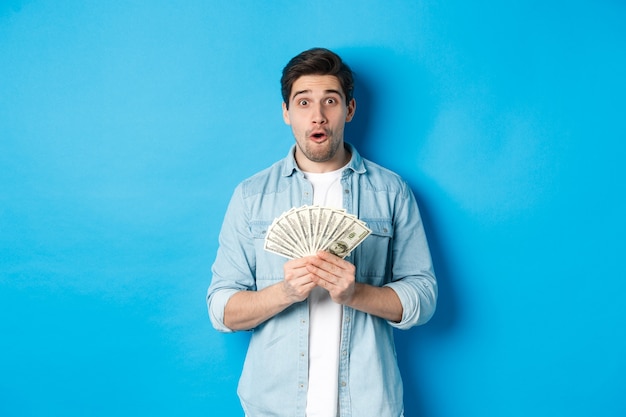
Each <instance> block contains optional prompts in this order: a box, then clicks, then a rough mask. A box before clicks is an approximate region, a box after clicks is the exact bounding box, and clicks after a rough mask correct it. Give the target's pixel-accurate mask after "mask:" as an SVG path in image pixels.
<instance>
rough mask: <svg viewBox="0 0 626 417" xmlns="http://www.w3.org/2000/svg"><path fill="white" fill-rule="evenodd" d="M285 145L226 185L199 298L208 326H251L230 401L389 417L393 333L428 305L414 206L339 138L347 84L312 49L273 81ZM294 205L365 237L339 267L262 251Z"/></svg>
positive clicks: (287, 410) (431, 283)
mask: <svg viewBox="0 0 626 417" xmlns="http://www.w3.org/2000/svg"><path fill="white" fill-rule="evenodd" d="M281 84H282V95H283V105H282V107H283V118H284V121H285V123H286V124H288V125H290V126H291V129H292V132H293V135H294V137H295V142H296V143H295V145H294V146H293V147H292V148H291V150H290V151H289V154H288V155H287V157H286V158H284V159H282V160H280V161H278V162H277V163H275V164H274V165H272V166H271V167H269V168H267V169H265V170H263V171H261V172H260V173H258V174H256V175H254V176H252V177H251V178H249V179H247V180H245V181H243V182H242V183H241V184H239V186H238V187H237V188H236V190H235V192H234V194H233V197H232V199H231V202H230V204H229V207H228V210H227V213H226V216H225V218H224V223H223V226H222V230H221V233H220V239H219V243H220V246H219V249H218V252H217V257H216V260H215V263H214V265H213V279H212V282H211V285H210V287H209V290H208V293H207V303H208V309H209V316H210V318H211V321H212V323H213V325H214V327H215V328H216V329H218V330H220V331H224V332H232V331H237V330H252V331H253V332H252V334H251V338H250V345H249V347H248V353H247V355H246V359H245V363H244V368H243V372H242V375H241V379H240V381H239V388H238V394H239V397H240V399H241V403H242V406H243V408H244V411H245V413H246V416H247V417H260V416H307V417H315V416H323V417H336V416H341V417H346V416H352V417H369V416H371V417H400V416H403V398H402V397H403V390H402V381H401V378H400V372H399V370H398V366H397V362H396V354H395V346H394V340H393V328H394V327H395V328H399V329H408V328H410V327H412V326H415V325H420V324H423V323H425V322H427V321H428V320H429V319H430V317H431V316H432V314H433V312H434V310H435V305H436V299H437V283H436V280H435V276H434V273H433V268H432V263H431V258H430V253H429V249H428V245H427V243H426V237H425V234H424V228H423V225H422V222H421V218H420V214H419V210H418V207H417V204H416V201H415V198H414V196H413V194H412V192H411V190H410V189H409V187H408V186H407V184H406V183H405V182H404V181H403V180H402V179H401V178H399V177H398V176H397V175H396V174H394V173H392V172H390V171H388V170H386V169H384V168H382V167H380V166H378V165H376V164H374V163H372V162H370V161H368V160H365V159H363V158H361V156H360V155H359V154H358V152H357V150H356V149H355V148H354V147H353V146H351V145H350V144H348V143H346V142H344V126H345V123H346V122H350V121H351V120H352V118H353V117H354V114H355V110H356V101H355V99H354V98H353V78H352V72H351V70H350V68H349V67H348V66H347V65H346V64H345V63H344V62H342V60H341V58H340V57H339V56H337V55H336V54H335V53H333V52H331V51H329V50H327V49H322V48H314V49H311V50H307V51H304V52H302V53H301V54H299V55H298V56H296V57H294V58H293V59H292V60H291V61H290V62H289V63H288V64H287V66H286V67H285V68H284V70H283V75H282V78H281ZM303 205H320V206H326V207H336V208H340V209H345V210H346V211H347V212H348V213H351V214H354V215H356V216H357V217H358V218H359V219H360V220H362V221H364V222H365V223H366V224H367V226H368V228H370V229H371V231H372V233H371V234H370V235H369V236H368V237H367V238H366V239H365V240H364V241H363V242H362V243H361V244H360V245H359V246H357V247H356V248H355V249H354V250H353V251H352V252H351V254H350V255H348V256H347V257H346V258H342V257H339V256H336V255H333V254H332V253H330V252H326V251H322V252H319V253H317V254H315V255H312V256H305V257H301V258H298V259H290V260H287V259H285V258H283V257H281V256H279V255H276V254H274V253H271V252H268V251H266V250H264V238H265V233H266V232H267V230H268V228H269V226H270V225H271V223H272V221H273V220H274V219H275V218H277V217H278V216H280V215H281V214H282V213H283V212H285V211H287V210H289V209H291V208H293V207H301V206H303Z"/></svg>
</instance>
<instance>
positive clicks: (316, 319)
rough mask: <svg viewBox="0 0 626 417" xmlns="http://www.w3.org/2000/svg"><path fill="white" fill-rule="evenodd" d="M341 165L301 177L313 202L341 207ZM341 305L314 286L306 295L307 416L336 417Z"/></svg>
mask: <svg viewBox="0 0 626 417" xmlns="http://www.w3.org/2000/svg"><path fill="white" fill-rule="evenodd" d="M342 172H343V168H341V169H339V170H337V171H332V172H325V173H322V174H320V173H308V172H305V173H304V176H305V177H306V178H307V179H308V180H309V181H310V182H311V184H313V204H314V205H319V206H324V207H335V208H342V207H343V189H342V186H341V173H342ZM342 311H343V309H342V306H341V305H340V304H337V303H335V302H334V301H333V300H331V298H330V295H329V294H328V291H326V290H325V289H323V288H321V287H316V288H315V289H314V290H313V291H312V292H311V294H310V296H309V389H308V392H307V405H306V416H307V417H336V416H337V401H338V386H337V380H338V373H339V345H340V343H341V318H342Z"/></svg>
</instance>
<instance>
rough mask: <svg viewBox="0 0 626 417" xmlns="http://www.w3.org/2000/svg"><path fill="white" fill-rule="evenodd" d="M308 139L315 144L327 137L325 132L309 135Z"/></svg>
mask: <svg viewBox="0 0 626 417" xmlns="http://www.w3.org/2000/svg"><path fill="white" fill-rule="evenodd" d="M309 137H310V138H311V140H313V141H315V142H322V141H323V140H325V139H326V137H327V135H326V133H325V132H314V133H311V135H310V136H309Z"/></svg>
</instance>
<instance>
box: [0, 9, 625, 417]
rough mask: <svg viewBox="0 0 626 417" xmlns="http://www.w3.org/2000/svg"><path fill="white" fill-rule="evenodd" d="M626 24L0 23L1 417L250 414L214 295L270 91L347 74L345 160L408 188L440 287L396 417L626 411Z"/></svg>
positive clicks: (523, 18)
mask: <svg viewBox="0 0 626 417" xmlns="http://www.w3.org/2000/svg"><path fill="white" fill-rule="evenodd" d="M625 21H626V4H625V3H624V2H622V1H618V0H613V1H609V0H598V1H591V0H587V1H567V2H566V1H548V2H539V1H526V2H522V1H512V2H500V3H499V2H492V1H484V0H483V1H480V0H479V1H474V2H461V1H447V2H444V1H400V0H392V1H372V0H369V1H343V2H337V1H327V0H322V1H317V2H310V1H306V2H305V1H296V0H289V1H287V0H281V1H272V2H256V1H252V0H249V1H243V0H238V1H233V0H228V1H200V0H188V1H164V0H157V1H146V0H135V1H106V2H93V1H91V2H85V1H78V0H76V1H51V0H26V1H19V0H9V1H7V0H4V1H2V2H0V314H1V315H0V416H6V417H17V416H20V417H21V416H25V417H26V416H63V417H73V416H143V415H151V416H174V415H176V416H178V415H185V416H207V415H209V416H212V415H216V416H217V415H219V416H237V415H241V411H240V407H239V403H238V400H237V397H236V393H235V390H236V384H237V380H238V377H239V373H240V370H241V365H242V362H243V356H244V354H245V349H246V344H247V335H246V334H245V333H240V334H233V335H223V334H219V333H218V332H216V331H214V330H213V329H212V328H211V326H210V323H209V319H208V317H207V312H206V306H205V301H204V297H205V292H206V288H207V286H208V285H209V282H210V278H211V273H210V268H211V264H212V262H213V259H214V256H215V251H216V248H217V235H218V232H219V228H220V226H221V221H222V216H223V214H224V211H225V209H226V204H227V202H228V199H229V198H230V195H231V192H232V190H233V188H234V187H235V185H236V184H237V183H238V182H239V181H241V180H242V179H244V178H245V177H247V176H249V175H251V174H253V173H254V172H256V171H258V170H260V169H262V168H264V167H266V166H267V165H269V164H271V163H272V162H274V161H275V160H277V159H279V158H282V157H283V156H284V155H285V154H286V152H287V149H288V148H289V146H291V144H292V143H293V139H292V136H291V132H290V129H289V128H288V127H287V126H285V125H284V123H283V121H282V117H281V107H280V106H281V98H280V92H279V78H280V72H281V70H282V67H283V66H284V65H285V63H286V62H287V61H288V60H289V59H290V58H291V57H292V56H293V55H295V54H297V53H299V52H300V51H302V50H304V49H307V48H310V47H313V46H325V47H329V48H331V49H334V50H335V51H337V52H338V53H340V54H341V55H342V56H343V57H344V58H345V59H346V61H347V62H348V63H349V64H350V65H351V66H352V67H353V69H354V71H355V72H356V75H357V91H356V98H357V112H356V117H355V119H354V121H353V122H352V123H351V124H350V125H349V128H348V130H347V140H348V141H350V142H353V143H354V144H356V145H357V146H358V148H359V149H360V150H361V152H362V154H364V156H366V157H368V158H370V159H373V160H374V161H376V162H378V163H380V164H382V165H385V166H387V167H388V168H390V169H392V170H394V171H396V172H398V173H400V174H401V175H402V176H403V177H404V178H405V179H406V180H407V181H408V182H409V184H410V185H411V187H412V188H413V189H414V191H415V193H416V195H417V197H418V201H419V203H420V206H421V209H422V211H423V217H424V221H425V224H426V228H427V233H428V236H429V240H430V244H431V246H432V251H433V256H434V261H435V267H436V271H437V273H438V278H439V282H440V303H439V308H438V311H437V313H436V315H435V317H434V318H433V320H432V321H431V322H430V323H428V324H427V325H425V326H423V327H420V328H416V329H412V330H410V331H406V332H397V333H396V336H397V342H398V356H399V361H400V365H401V368H402V370H403V374H404V379H405V384H406V415H407V417H420V416H424V417H502V416H506V417H516V416H530V415H532V416H536V417H539V416H542V417H543V416H546V417H547V416H550V417H554V416H567V417H588V416H603V417H624V416H626V400H625V399H624V398H625V394H626V302H624V297H625V296H626V267H625V266H624V252H625V249H626V244H625V243H624V238H625V233H626V221H625V220H624V213H625V212H626V203H624V192H625V191H626V190H625V186H624V183H625V180H626V168H625V160H626V126H625V120H626V106H625V104H624V97H626V25H624V22H625Z"/></svg>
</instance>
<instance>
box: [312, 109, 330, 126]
mask: <svg viewBox="0 0 626 417" xmlns="http://www.w3.org/2000/svg"><path fill="white" fill-rule="evenodd" d="M327 121H328V120H327V119H326V115H325V114H324V109H323V107H322V105H321V104H319V105H317V106H314V110H313V123H315V124H320V125H322V124H325V123H326V122H327Z"/></svg>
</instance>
